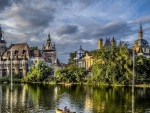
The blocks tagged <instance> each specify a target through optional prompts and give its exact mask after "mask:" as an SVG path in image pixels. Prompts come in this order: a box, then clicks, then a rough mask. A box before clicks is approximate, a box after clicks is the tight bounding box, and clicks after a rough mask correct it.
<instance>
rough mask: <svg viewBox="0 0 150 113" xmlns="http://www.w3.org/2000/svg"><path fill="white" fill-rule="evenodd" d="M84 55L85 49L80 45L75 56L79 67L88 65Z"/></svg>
mask: <svg viewBox="0 0 150 113" xmlns="http://www.w3.org/2000/svg"><path fill="white" fill-rule="evenodd" d="M84 56H85V51H84V50H83V49H82V46H80V49H79V50H77V53H76V57H75V58H74V60H75V64H76V66H77V67H86V64H85V59H84Z"/></svg>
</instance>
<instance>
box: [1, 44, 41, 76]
mask: <svg viewBox="0 0 150 113" xmlns="http://www.w3.org/2000/svg"><path fill="white" fill-rule="evenodd" d="M11 49H12V50H13V51H12V73H13V74H19V75H20V76H25V75H26V74H27V72H28V71H29V70H30V67H31V66H32V65H36V63H37V62H38V60H40V59H41V54H40V52H39V50H30V48H29V46H28V44H26V43H18V44H11V45H10V47H9V48H8V49H7V50H6V51H5V52H4V53H3V55H2V56H1V57H0V77H3V76H6V75H10V74H11V52H10V50H11Z"/></svg>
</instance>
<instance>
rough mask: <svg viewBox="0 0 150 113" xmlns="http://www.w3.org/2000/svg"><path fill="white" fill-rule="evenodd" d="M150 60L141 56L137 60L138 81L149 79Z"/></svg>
mask: <svg viewBox="0 0 150 113" xmlns="http://www.w3.org/2000/svg"><path fill="white" fill-rule="evenodd" d="M149 67H150V58H147V57H146V56H143V55H140V56H137V57H136V58H135V71H136V77H137V79H144V78H148V77H149V75H150V68H149Z"/></svg>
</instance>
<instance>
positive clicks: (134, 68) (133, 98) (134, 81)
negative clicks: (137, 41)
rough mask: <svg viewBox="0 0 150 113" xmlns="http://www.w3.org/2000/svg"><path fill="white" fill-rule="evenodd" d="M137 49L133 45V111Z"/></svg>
mask: <svg viewBox="0 0 150 113" xmlns="http://www.w3.org/2000/svg"><path fill="white" fill-rule="evenodd" d="M134 65H135V50H134V46H133V75H132V113H134V112H135V111H134V86H135V66H134Z"/></svg>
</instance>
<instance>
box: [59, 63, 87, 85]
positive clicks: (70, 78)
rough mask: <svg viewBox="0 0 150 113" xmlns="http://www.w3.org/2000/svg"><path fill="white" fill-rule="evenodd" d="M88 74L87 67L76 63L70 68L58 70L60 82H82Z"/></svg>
mask: <svg viewBox="0 0 150 113" xmlns="http://www.w3.org/2000/svg"><path fill="white" fill-rule="evenodd" d="M86 75H87V72H86V69H85V68H80V67H76V66H75V65H74V64H72V65H70V66H69V67H68V68H64V69H61V70H57V71H56V76H57V79H58V82H67V83H71V82H74V83H76V82H78V83H79V82H82V81H83V79H84V77H85V76H86Z"/></svg>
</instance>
